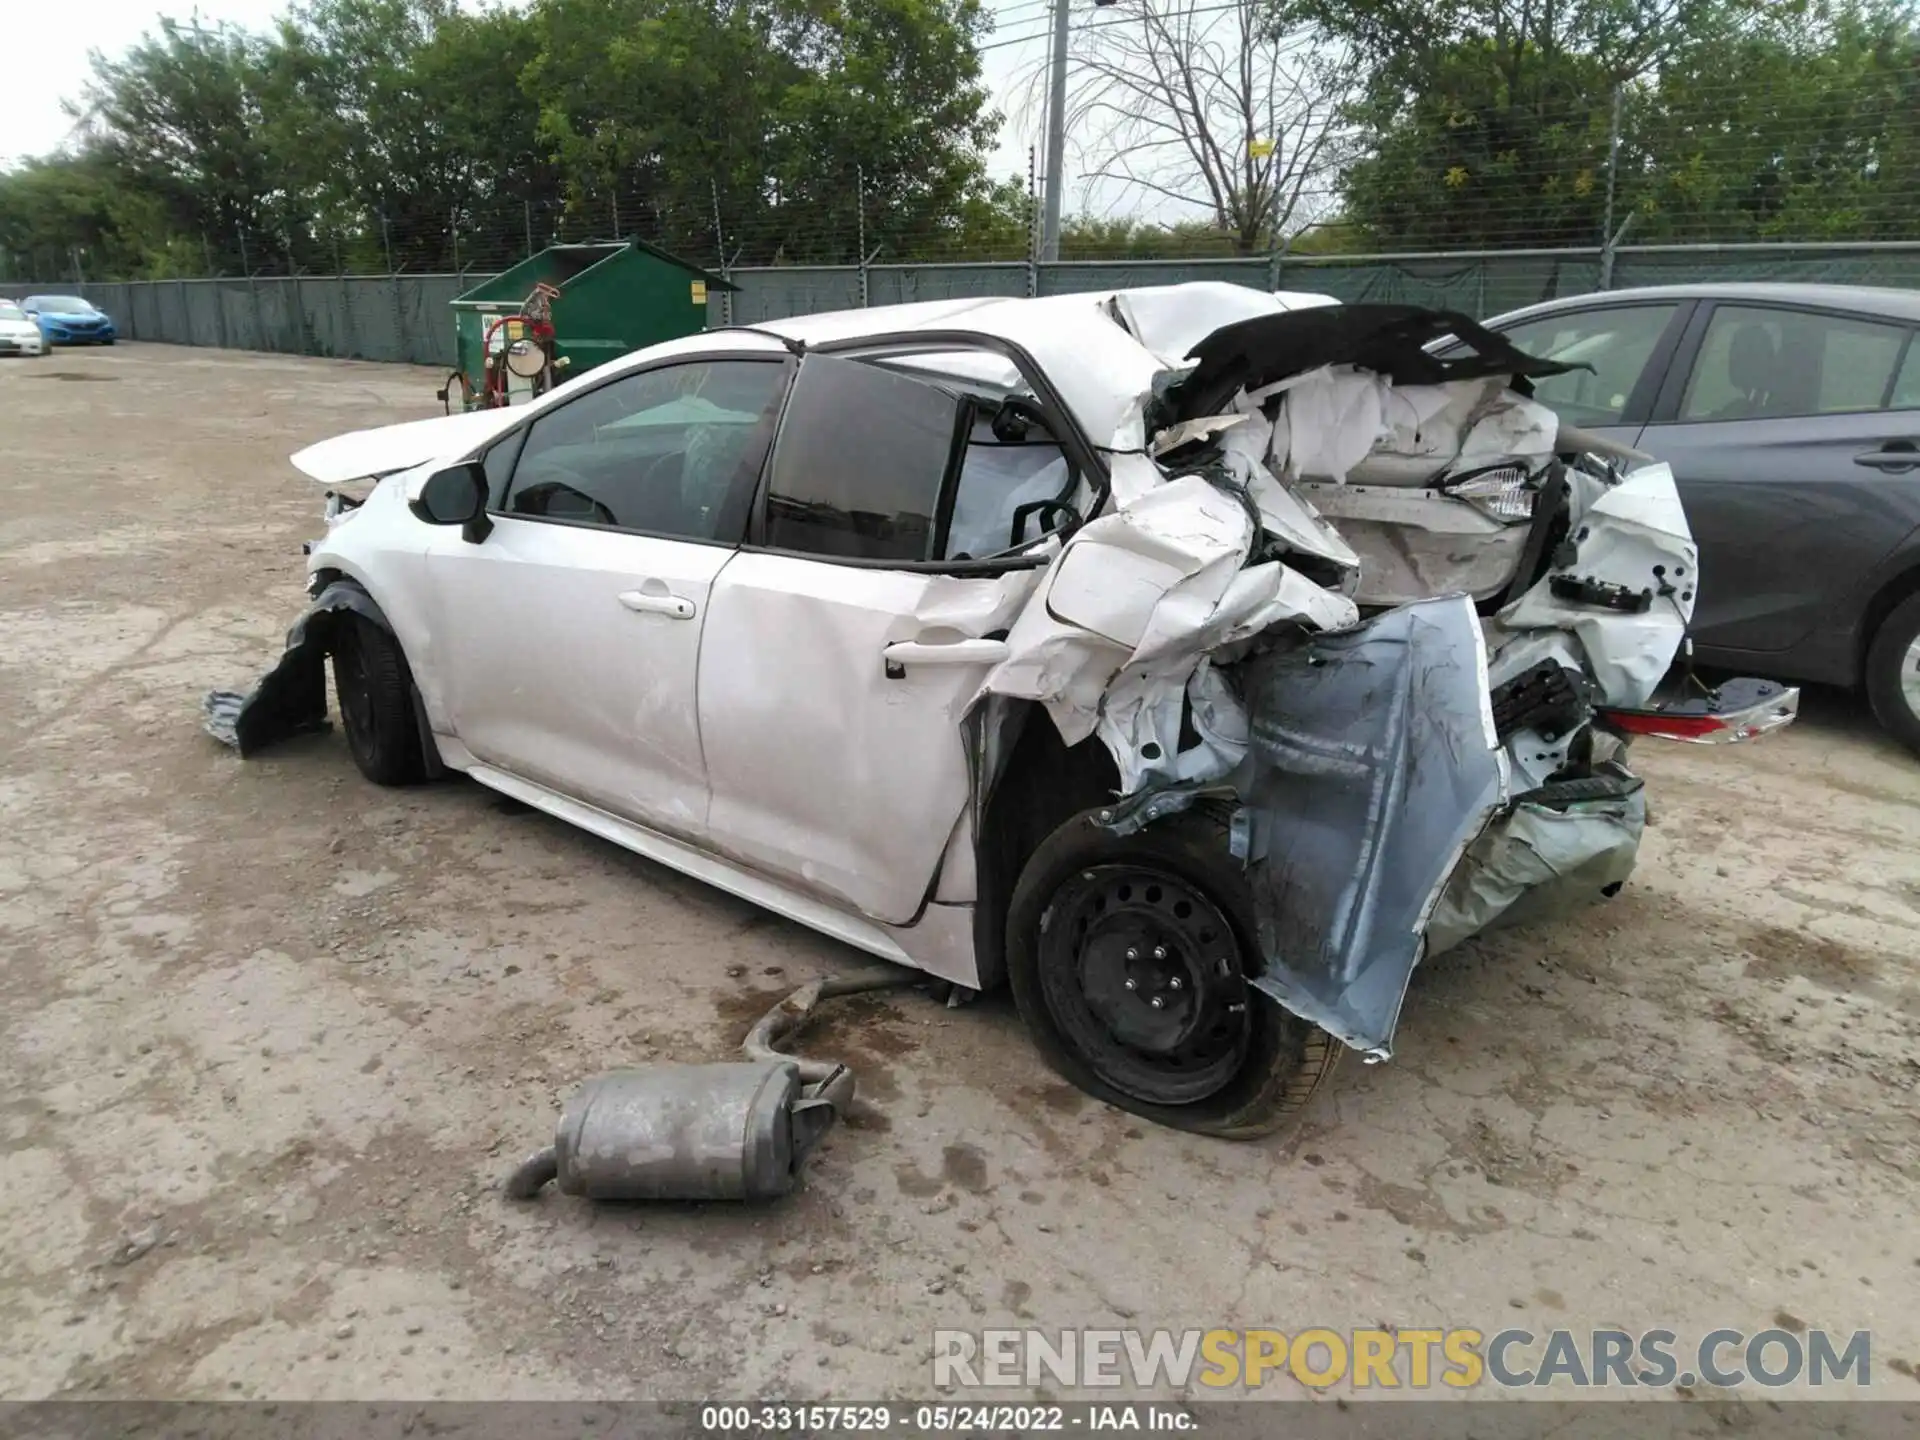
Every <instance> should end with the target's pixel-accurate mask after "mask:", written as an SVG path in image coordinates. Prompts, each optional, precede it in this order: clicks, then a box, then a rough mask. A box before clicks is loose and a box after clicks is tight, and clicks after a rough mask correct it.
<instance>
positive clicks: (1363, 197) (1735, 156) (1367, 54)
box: [1281, 0, 1920, 249]
mask: <svg viewBox="0 0 1920 1440" xmlns="http://www.w3.org/2000/svg"><path fill="white" fill-rule="evenodd" d="M1281 3H1282V5H1283V14H1284V15H1285V16H1286V18H1287V19H1288V20H1290V21H1294V22H1298V23H1304V24H1309V25H1312V26H1313V27H1314V28H1315V30H1316V32H1317V33H1318V34H1319V35H1321V36H1322V37H1323V38H1324V39H1325V40H1327V41H1328V42H1329V43H1338V44H1344V45H1346V46H1349V47H1351V49H1352V51H1353V53H1354V54H1355V56H1356V57H1357V59H1358V62H1359V64H1360V66H1361V68H1362V70H1363V73H1364V83H1363V84H1362V85H1361V87H1360V88H1359V92H1358V95H1357V97H1356V99H1355V101H1354V103H1353V104H1352V106H1351V107H1350V108H1349V111H1348V115H1349V118H1350V120H1351V121H1352V123H1353V125H1354V126H1355V127H1356V129H1357V130H1358V131H1359V132H1360V133H1362V134H1364V135H1366V136H1367V137H1369V138H1368V143H1367V144H1366V146H1365V147H1364V149H1363V151H1362V153H1360V154H1359V155H1358V156H1356V157H1355V158H1354V159H1353V161H1352V163H1351V164H1349V165H1348V167H1347V168H1346V170H1345V173H1344V175H1343V176H1342V181H1341V188H1342V191H1343V201H1344V206H1345V209H1346V212H1347V214H1348V216H1349V217H1350V218H1351V219H1352V220H1353V221H1354V223H1355V224H1357V225H1358V226H1359V227H1361V228H1362V229H1363V230H1364V231H1365V232H1367V234H1368V235H1369V236H1370V237H1371V239H1372V241H1373V243H1374V244H1375V245H1376V246H1379V247H1381V248H1387V249H1407V248H1415V249H1429V248H1431V249H1453V248H1487V247H1510V246H1515V245H1541V246H1563V245H1597V244H1600V243H1601V242H1602V241H1604V240H1605V239H1606V238H1607V236H1606V233H1605V232H1606V229H1607V224H1608V212H1609V209H1611V212H1612V224H1613V226H1614V228H1615V230H1616V231H1617V230H1618V227H1619V226H1620V224H1621V223H1622V222H1623V221H1625V220H1626V219H1627V217H1628V216H1631V217H1632V223H1633V227H1634V228H1633V232H1632V234H1633V238H1635V239H1640V240H1653V239H1689V240H1731V239H1757V238H1769V237H1776V238H1787V237H1792V238H1809V239H1812V238H1824V237H1835V236H1841V235H1853V236H1856V237H1857V236H1858V235H1859V234H1861V233H1863V232H1862V230H1861V228H1860V227H1862V226H1863V225H1873V224H1876V223H1879V224H1886V225H1889V226H1897V225H1900V224H1904V225H1906V226H1907V227H1909V229H1908V231H1907V232H1904V233H1910V227H1911V224H1912V219H1913V215H1914V209H1915V204H1916V199H1920V192H1915V191H1913V190H1911V189H1909V190H1907V191H1906V193H1905V197H1904V198H1903V199H1902V200H1901V201H1900V202H1899V203H1898V206H1897V213H1898V215H1899V219H1898V220H1897V221H1896V220H1894V219H1892V217H1891V216H1889V218H1888V219H1887V220H1886V221H1884V222H1877V221H1874V220H1873V219H1872V218H1871V212H1872V210H1873V206H1872V204H1871V203H1868V202H1867V201H1866V200H1865V199H1864V198H1862V197H1866V196H1869V195H1877V196H1879V197H1880V200H1881V201H1882V202H1891V197H1892V196H1893V194H1894V189H1893V187H1892V186H1891V185H1889V184H1888V183H1887V180H1886V178H1885V177H1888V176H1890V174H1891V173H1892V171H1893V170H1895V169H1897V168H1898V167H1899V166H1900V165H1901V164H1905V163H1908V162H1906V161H1904V160H1902V159H1901V158H1900V157H1902V156H1910V155H1912V154H1913V153H1914V145H1913V134H1914V131H1915V129H1916V124H1917V123H1920V120H1917V118H1916V112H1915V111H1914V109H1913V107H1912V104H1911V99H1912V95H1913V90H1912V89H1911V88H1907V87H1910V86H1911V77H1912V75H1913V74H1914V70H1913V60H1912V56H1913V41H1912V36H1913V25H1912V17H1911V10H1910V7H1908V6H1907V5H1905V4H1903V3H1901V0H1786V3H1776V0H1767V3H1763V0H1281ZM1901 57H1905V58H1904V59H1903V58H1901ZM1903 75H1905V76H1907V77H1908V79H1906V80H1904V81H1903V80H1902V79H1901V77H1902V76H1903ZM1616 107H1617V112H1616ZM1616 113H1617V115H1618V127H1617V135H1618V140H1617V146H1616V140H1615V136H1616V126H1615V117H1616ZM1610 175H1611V177H1612V179H1613V181H1614V184H1613V186H1612V190H1611V196H1610V193H1609V185H1608V179H1609V176H1610ZM1849 197H1851V198H1849ZM1862 205H1864V206H1865V208H1861V206H1862Z"/></svg>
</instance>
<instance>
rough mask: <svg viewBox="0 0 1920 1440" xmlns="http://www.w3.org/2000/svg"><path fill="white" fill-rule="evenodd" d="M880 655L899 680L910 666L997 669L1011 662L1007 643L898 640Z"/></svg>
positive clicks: (998, 641) (893, 675)
mask: <svg viewBox="0 0 1920 1440" xmlns="http://www.w3.org/2000/svg"><path fill="white" fill-rule="evenodd" d="M880 654H881V656H882V657H883V658H884V659H885V660H886V662H887V674H888V675H889V676H892V677H893V678H895V679H898V678H899V677H900V676H901V675H903V674H905V673H906V668H907V666H909V665H997V664H998V663H999V662H1000V661H1002V660H1004V659H1006V658H1007V642H1006V641H1004V640H949V641H947V642H945V643H944V644H942V643H939V642H928V641H924V640H896V641H894V642H893V643H892V644H891V645H889V646H887V648H886V649H884V650H882V651H881V652H880Z"/></svg>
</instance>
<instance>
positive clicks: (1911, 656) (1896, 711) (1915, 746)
mask: <svg viewBox="0 0 1920 1440" xmlns="http://www.w3.org/2000/svg"><path fill="white" fill-rule="evenodd" d="M1866 688H1867V699H1868V700H1869V701H1870V702H1871V703H1872V705H1873V713H1874V717H1875V718H1876V719H1878V720H1879V722H1880V723H1881V724H1882V725H1883V726H1885V727H1886V729H1887V732H1888V733H1889V734H1891V735H1892V736H1893V737H1894V738H1895V739H1896V740H1898V741H1899V742H1900V743H1901V744H1902V745H1905V746H1906V747H1907V748H1908V749H1909V750H1912V751H1914V752H1915V753H1920V595H1910V596H1908V597H1907V598H1906V599H1905V600H1903V601H1901V602H1900V603H1899V604H1898V605H1896V606H1894V607H1893V613H1892V614H1890V615H1888V616H1887V618H1886V619H1885V620H1883V621H1881V622H1880V628H1879V629H1878V630H1877V631H1875V632H1874V636H1873V643H1872V644H1871V645H1870V646H1868V647H1867V670H1866Z"/></svg>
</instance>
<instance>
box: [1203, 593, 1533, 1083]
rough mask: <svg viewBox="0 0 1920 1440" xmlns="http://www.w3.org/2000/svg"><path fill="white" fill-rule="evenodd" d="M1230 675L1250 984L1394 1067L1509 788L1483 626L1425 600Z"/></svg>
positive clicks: (1445, 604)
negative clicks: (1248, 909)
mask: <svg viewBox="0 0 1920 1440" xmlns="http://www.w3.org/2000/svg"><path fill="white" fill-rule="evenodd" d="M1233 668H1234V674H1235V678H1236V679H1237V681H1238V682H1239V685H1240V689H1241V694H1242V696H1243V698H1244V700H1245V703H1246V706H1247V709H1248V712H1249V718H1250V742H1249V757H1248V767H1249V768H1248V770H1246V771H1243V772H1242V775H1241V776H1237V777H1236V779H1235V785H1236V788H1238V790H1239V792H1240V794H1241V796H1242V800H1243V806H1242V809H1241V810H1240V811H1239V812H1238V814H1237V816H1236V820H1235V845H1236V850H1237V852H1238V853H1239V854H1240V858H1241V859H1242V860H1244V861H1245V862H1246V864H1247V874H1248V880H1249V883H1250V884H1251V887H1252V889H1253V894H1254V900H1255V906H1256V911H1257V915H1258V919H1259V932H1260V933H1259V939H1260V949H1261V952H1262V954H1263V955H1264V956H1265V958H1266V969H1265V970H1264V972H1263V973H1262V974H1260V975H1259V976H1257V977H1256V978H1255V979H1254V981H1253V983H1254V985H1255V986H1256V987H1258V988H1259V989H1260V990H1262V991H1264V992H1265V993H1266V994H1268V995H1270V996H1272V997H1273V998H1274V999H1275V1000H1277V1001H1279V1002H1280V1003H1281V1004H1282V1005H1284V1006H1285V1007H1286V1008H1287V1009H1288V1010H1290V1011H1292V1012H1293V1013H1294V1014H1296V1015H1298V1016H1300V1017H1301V1018H1302V1019H1305V1020H1308V1021H1310V1022H1312V1023H1313V1024H1316V1025H1319V1026H1320V1027H1322V1028H1323V1029H1325V1030H1327V1031H1329V1032H1330V1033H1331V1034H1333V1035H1334V1036H1335V1037H1337V1038H1338V1039H1340V1040H1342V1041H1344V1042H1345V1043H1346V1044H1348V1045H1350V1046H1353V1047H1354V1048H1355V1049H1358V1050H1362V1051H1364V1052H1366V1053H1367V1054H1369V1055H1371V1056H1374V1057H1376V1058H1380V1059H1384V1058H1386V1057H1387V1056H1388V1055H1389V1054H1390V1053H1391V1049H1392V1040H1393V1031H1394V1026H1395V1024H1396V1022H1397V1021H1398V1018H1399V1014H1400V1005H1401V1001H1402V999H1403V998H1404V996H1405V994H1406V988H1407V981H1408V979H1409V977H1410V976H1411V975H1412V973H1413V969H1414V966H1415V965H1416V964H1418V963H1419V960H1420V957H1421V954H1422V947H1423V944H1424V940H1423V931H1424V928H1425V925H1426V923H1427V918H1428V915H1429V913H1430V912H1431V910H1432V907H1433V906H1434V904H1435V902H1436V899H1437V897H1438V896H1439V894H1440V892H1441V890H1442V888H1443V887H1444V886H1445V884H1446V883H1447V879H1448V877H1449V876H1450V875H1451V874H1452V873H1453V870H1454V866H1455V865H1456V863H1457V862H1458V860H1459V858H1460V855H1461V854H1462V852H1463V851H1464V850H1465V849H1466V848H1467V846H1468V845H1469V844H1471V843H1472V842H1473V840H1474V839H1475V837H1476V836H1478V835H1479V834H1480V832H1481V831H1482V830H1483V829H1484V828H1485V827H1486V825H1487V822H1488V821H1489V820H1490V819H1491V818H1492V816H1493V815H1494V814H1495V813H1496V811H1497V810H1498V809H1499V807H1500V806H1501V805H1502V803H1503V802H1504V800H1505V796H1506V788H1507V767H1506V758H1505V754H1504V752H1503V751H1502V750H1501V749H1500V748H1499V744H1498V741H1497V739H1496V737H1495V734H1494V729H1493V717H1492V714H1491V711H1490V709H1489V700H1488V694H1487V681H1486V659H1485V654H1484V651H1483V649H1482V644H1481V632H1480V624H1479V620H1478V617H1477V616H1476V615H1475V613H1474V609H1473V605H1472V603H1471V602H1470V601H1468V600H1467V599H1466V598H1465V597H1464V596H1450V597H1447V598H1444V599H1440V600H1428V601H1422V602H1420V603H1418V604H1413V605H1407V606H1403V607H1401V608H1400V609H1397V610H1391V611H1388V612H1387V613H1385V614H1383V615H1380V616H1378V617H1377V618H1375V619H1373V620H1371V621H1369V622H1368V623H1367V624H1365V625H1363V626H1360V627H1358V628H1356V629H1352V630H1348V631H1344V632H1342V633H1339V634H1333V635H1322V636H1316V637H1313V638H1311V639H1309V640H1306V641H1304V642H1302V643H1301V644H1300V645H1298V646H1296V647H1294V648H1291V649H1283V650H1275V651H1270V652H1268V653H1265V654H1262V655H1259V656H1256V657H1253V658H1250V659H1248V660H1245V661H1243V662H1241V663H1240V664H1238V665H1237V666H1235V667H1233Z"/></svg>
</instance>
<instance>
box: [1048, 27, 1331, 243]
mask: <svg viewBox="0 0 1920 1440" xmlns="http://www.w3.org/2000/svg"><path fill="white" fill-rule="evenodd" d="M1099 14H1100V15H1101V17H1102V18H1100V19H1098V20H1095V21H1092V22H1090V23H1088V24H1086V25H1084V26H1082V27H1081V28H1080V29H1079V30H1078V31H1077V32H1075V34H1074V35H1073V37H1072V43H1073V49H1072V52H1071V56H1070V60H1069V66H1070V78H1069V86H1070V89H1069V90H1068V92H1067V93H1068V101H1067V104H1068V113H1069V122H1068V131H1069V133H1070V134H1073V135H1075V136H1085V137H1088V138H1086V139H1084V140H1083V141H1082V142H1081V148H1082V150H1083V152H1084V155H1085V160H1086V170H1085V177H1086V178H1087V179H1089V180H1092V181H1106V182H1110V183H1112V184H1114V185H1116V186H1117V190H1118V196H1119V198H1118V203H1119V204H1121V205H1127V204H1133V205H1138V204H1140V203H1141V202H1142V201H1146V202H1149V203H1154V204H1164V203H1168V202H1170V203H1172V204H1173V205H1174V206H1176V207H1178V208H1180V209H1187V210H1198V211H1199V212H1201V214H1203V215H1204V216H1205V217H1206V219H1207V222H1208V223H1209V224H1210V225H1211V226H1212V227H1213V229H1214V230H1215V231H1217V232H1218V233H1219V234H1220V235H1222V236H1224V237H1226V239H1227V241H1228V244H1229V247H1230V249H1231V250H1233V251H1235V252H1238V253H1241V254H1246V253H1250V252H1253V251H1257V250H1262V249H1266V248H1269V247H1271V246H1274V245H1277V244H1278V243H1279V241H1278V237H1279V236H1280V235H1282V234H1285V233H1288V232H1289V231H1291V230H1294V229H1297V228H1299V227H1300V225H1302V224H1303V223H1305V222H1307V221H1310V220H1311V219H1313V218H1315V216H1316V214H1317V212H1318V211H1319V210H1320V209H1321V208H1322V207H1323V202H1324V197H1325V195H1326V194H1327V192H1328V191H1329V190H1330V189H1331V185H1332V180H1333V177H1334V175H1335V174H1336V172H1337V167H1338V162H1339V160H1340V158H1341V148H1342V145H1343V143H1344V135H1343V133H1342V128H1341V125H1340V123H1339V119H1340V107H1341V104H1342V102H1343V100H1344V99H1345V90H1346V86H1347V73H1346V64H1345V59H1344V51H1343V49H1342V47H1339V46H1333V47H1323V46H1319V45H1316V44H1315V43H1314V41H1315V34H1314V32H1313V31H1312V30H1311V29H1310V28H1308V27H1306V26H1303V25H1298V24H1287V23H1283V18H1282V17H1276V13H1275V12H1274V10H1273V9H1272V7H1271V6H1270V5H1268V4H1266V3H1263V0H1239V3H1237V4H1232V5H1227V6H1222V5H1220V4H1218V3H1217V0H1119V3H1117V4H1116V5H1113V6H1111V7H1109V8H1107V9H1105V10H1102V11H1100V12H1099Z"/></svg>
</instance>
